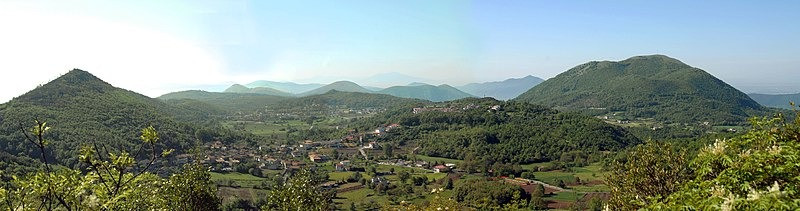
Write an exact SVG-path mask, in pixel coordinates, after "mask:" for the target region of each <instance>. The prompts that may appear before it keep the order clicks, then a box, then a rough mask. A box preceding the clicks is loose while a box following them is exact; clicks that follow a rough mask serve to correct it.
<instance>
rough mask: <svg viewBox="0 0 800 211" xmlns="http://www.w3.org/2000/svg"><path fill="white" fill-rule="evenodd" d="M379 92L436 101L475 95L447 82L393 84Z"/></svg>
mask: <svg viewBox="0 0 800 211" xmlns="http://www.w3.org/2000/svg"><path fill="white" fill-rule="evenodd" d="M378 93H382V94H388V95H392V96H397V97H405V98H416V99H423V100H430V101H434V102H441V101H449V100H456V99H461V98H467V97H473V96H472V95H470V94H467V93H464V92H462V91H461V90H458V89H456V88H454V87H452V86H449V85H446V84H443V85H439V86H433V85H427V84H423V85H415V86H393V87H389V88H386V89H383V90H380V91H378Z"/></svg>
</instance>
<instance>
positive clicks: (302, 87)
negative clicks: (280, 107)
mask: <svg viewBox="0 0 800 211" xmlns="http://www.w3.org/2000/svg"><path fill="white" fill-rule="evenodd" d="M322 86H325V84H298V83H294V82H277V81H264V80H262V81H254V82H252V83H249V84H247V87H250V88H255V87H269V88H273V89H276V90H279V91H282V92H287V93H292V94H300V93H303V92H308V91H311V90H314V89H317V88H320V87H322Z"/></svg>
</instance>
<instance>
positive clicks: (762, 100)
mask: <svg viewBox="0 0 800 211" xmlns="http://www.w3.org/2000/svg"><path fill="white" fill-rule="evenodd" d="M748 96H750V98H753V100H755V101H756V102H758V103H759V104H761V105H763V106H767V107H773V108H785V109H791V108H792V106H791V105H789V102H794V103H795V104H797V103H800V93H797V94H755V93H753V94H748Z"/></svg>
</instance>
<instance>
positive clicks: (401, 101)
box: [270, 90, 428, 108]
mask: <svg viewBox="0 0 800 211" xmlns="http://www.w3.org/2000/svg"><path fill="white" fill-rule="evenodd" d="M424 103H428V102H427V101H424V100H418V99H409V98H400V97H395V96H391V95H386V94H373V93H361V92H343V91H337V90H331V91H328V92H327V93H325V94H320V95H311V96H306V97H299V98H292V99H287V100H284V101H281V102H280V103H274V104H272V105H271V106H270V107H271V108H291V107H303V106H311V105H322V106H326V107H347V108H391V107H396V106H402V105H409V104H415V105H416V104H424Z"/></svg>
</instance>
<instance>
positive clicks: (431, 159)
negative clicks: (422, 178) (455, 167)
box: [415, 155, 461, 164]
mask: <svg viewBox="0 0 800 211" xmlns="http://www.w3.org/2000/svg"><path fill="white" fill-rule="evenodd" d="M415 156H416V157H417V159H420V160H424V161H427V162H429V163H432V162H439V163H453V164H460V163H461V160H456V159H450V158H440V157H430V156H425V155H415Z"/></svg>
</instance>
